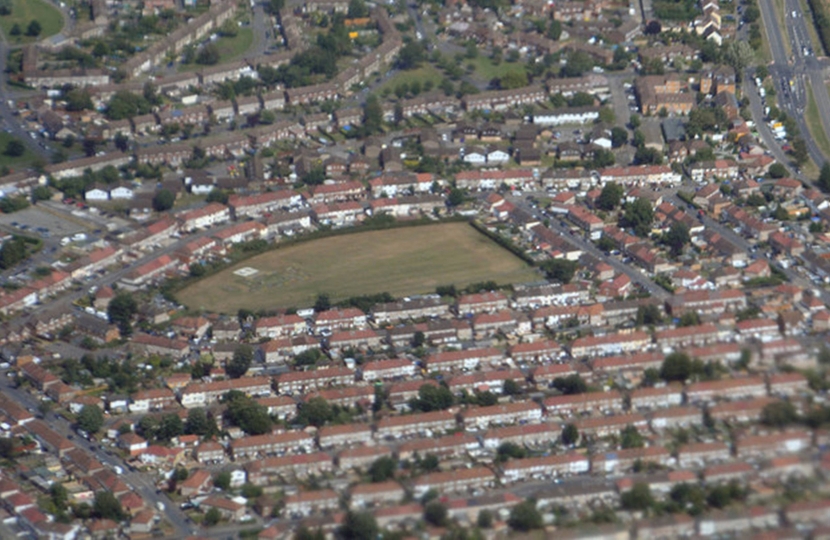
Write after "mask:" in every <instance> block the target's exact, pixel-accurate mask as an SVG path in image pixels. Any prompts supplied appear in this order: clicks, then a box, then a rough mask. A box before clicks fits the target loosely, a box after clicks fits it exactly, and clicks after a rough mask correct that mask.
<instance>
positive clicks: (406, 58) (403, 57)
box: [397, 41, 426, 70]
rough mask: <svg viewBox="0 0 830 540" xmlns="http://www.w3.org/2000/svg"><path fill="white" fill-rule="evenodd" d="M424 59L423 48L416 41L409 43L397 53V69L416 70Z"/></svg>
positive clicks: (424, 52)
mask: <svg viewBox="0 0 830 540" xmlns="http://www.w3.org/2000/svg"><path fill="white" fill-rule="evenodd" d="M425 59H426V51H425V50H424V46H423V45H421V44H420V43H419V42H417V41H410V42H409V43H407V44H406V45H404V46H403V47H401V50H400V52H398V62H397V65H398V68H399V69H402V70H407V69H416V68H418V67H419V66H420V65H421V62H423V61H424V60H425Z"/></svg>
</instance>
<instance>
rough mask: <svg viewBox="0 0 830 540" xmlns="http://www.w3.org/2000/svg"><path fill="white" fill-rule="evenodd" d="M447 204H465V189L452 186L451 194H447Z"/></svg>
mask: <svg viewBox="0 0 830 540" xmlns="http://www.w3.org/2000/svg"><path fill="white" fill-rule="evenodd" d="M447 204H449V205H450V206H461V205H462V204H464V191H463V190H461V189H458V188H457V187H452V188H451V189H450V194H449V195H448V196H447Z"/></svg>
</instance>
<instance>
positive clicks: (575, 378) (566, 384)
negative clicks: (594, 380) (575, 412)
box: [553, 373, 588, 396]
mask: <svg viewBox="0 0 830 540" xmlns="http://www.w3.org/2000/svg"><path fill="white" fill-rule="evenodd" d="M553 387H554V388H556V389H557V390H559V391H560V392H562V393H563V394H565V395H568V396H570V395H575V394H584V393H585V392H587V391H588V383H586V382H585V381H584V380H583V379H582V377H580V376H579V374H578V373H574V374H572V375H568V376H566V377H556V378H555V379H554V380H553Z"/></svg>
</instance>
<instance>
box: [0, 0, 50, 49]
mask: <svg viewBox="0 0 830 540" xmlns="http://www.w3.org/2000/svg"><path fill="white" fill-rule="evenodd" d="M34 20H36V21H38V22H39V23H40V26H41V32H40V35H39V36H37V37H29V36H26V35H25V34H26V28H27V27H28V26H29V23H30V22H32V21H34ZM15 24H17V25H19V26H20V29H21V31H22V35H20V36H18V37H12V36H11V29H12V26H14V25H15ZM61 28H63V16H62V15H61V12H60V11H58V8H56V7H55V6H53V5H52V4H50V3H49V2H46V1H45V0H12V13H11V15H6V16H4V17H0V29H2V30H3V33H4V34H5V35H6V39H7V40H8V41H9V43H11V44H17V43H30V42H32V41H37V40H39V39H43V38H47V37H49V36H54V35H55V34H57V33H58V32H60V31H61Z"/></svg>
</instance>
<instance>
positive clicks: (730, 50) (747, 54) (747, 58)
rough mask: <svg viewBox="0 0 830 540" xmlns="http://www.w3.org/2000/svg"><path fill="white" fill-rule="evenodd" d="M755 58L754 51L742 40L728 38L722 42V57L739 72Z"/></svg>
mask: <svg viewBox="0 0 830 540" xmlns="http://www.w3.org/2000/svg"><path fill="white" fill-rule="evenodd" d="M754 58H755V51H753V50H752V47H750V46H749V43H747V42H746V41H744V40H739V39H736V40H729V41H727V42H725V43H724V44H723V59H724V60H725V61H726V63H727V64H729V65H730V66H732V68H733V69H734V70H735V72H736V73H738V74H740V73H741V72H742V71H743V69H744V68H745V67H746V66H748V65H749V64H750V63H751V62H752V60H753V59H754Z"/></svg>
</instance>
